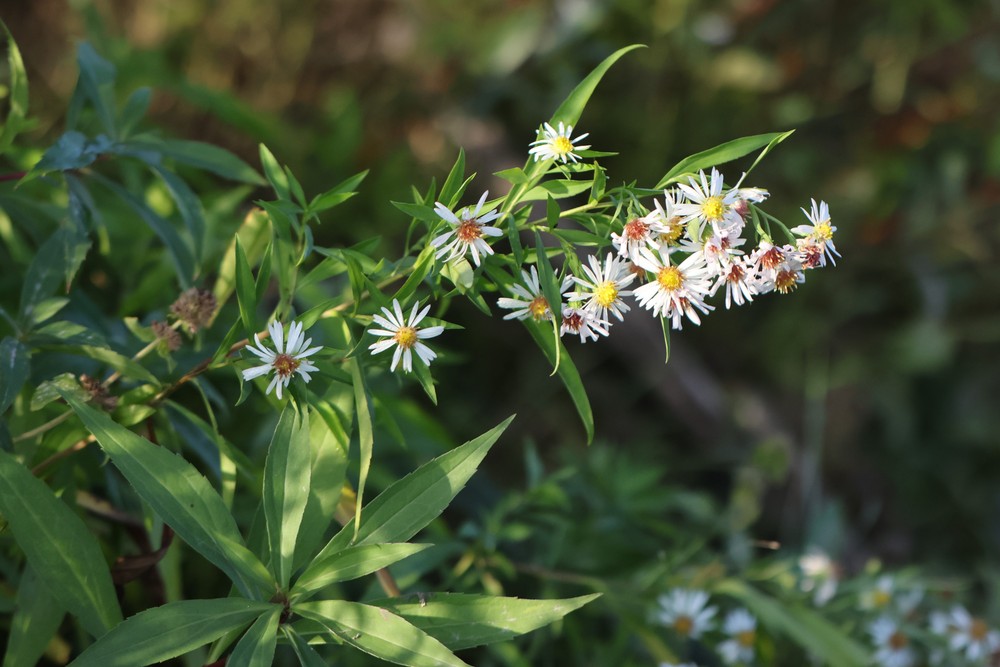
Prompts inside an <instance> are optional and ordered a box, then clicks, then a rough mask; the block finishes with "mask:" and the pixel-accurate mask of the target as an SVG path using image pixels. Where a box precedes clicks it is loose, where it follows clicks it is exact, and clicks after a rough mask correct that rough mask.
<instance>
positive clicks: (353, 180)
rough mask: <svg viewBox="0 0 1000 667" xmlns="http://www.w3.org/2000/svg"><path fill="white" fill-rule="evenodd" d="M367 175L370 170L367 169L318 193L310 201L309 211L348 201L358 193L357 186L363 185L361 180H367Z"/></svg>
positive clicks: (317, 211)
mask: <svg viewBox="0 0 1000 667" xmlns="http://www.w3.org/2000/svg"><path fill="white" fill-rule="evenodd" d="M367 175H368V170H367V169H366V170H364V171H362V172H360V173H357V174H355V175H354V176H351V177H350V178H348V179H345V180H344V181H342V182H341V183H338V184H337V185H335V186H334V187H332V188H330V189H329V190H327V191H326V192H324V193H321V194H318V195H316V196H315V197H313V199H312V201H311V202H309V211H310V212H311V213H319V212H320V211H325V210H327V209H330V208H333V207H334V206H337V205H338V204H342V203H343V202H345V201H347V200H348V199H350V198H351V197H353V196H354V195H356V194H357V192H355V188H357V187H358V186H359V185H361V181H363V180H365V176H367Z"/></svg>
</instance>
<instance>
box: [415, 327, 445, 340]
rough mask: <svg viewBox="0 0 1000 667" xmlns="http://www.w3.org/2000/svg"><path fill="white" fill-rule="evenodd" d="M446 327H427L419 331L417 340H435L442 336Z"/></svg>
mask: <svg viewBox="0 0 1000 667" xmlns="http://www.w3.org/2000/svg"><path fill="white" fill-rule="evenodd" d="M442 331H444V327H426V328H424V329H420V330H419V331H417V338H434V337H435V336H440V335H441V332H442Z"/></svg>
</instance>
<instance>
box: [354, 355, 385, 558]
mask: <svg viewBox="0 0 1000 667" xmlns="http://www.w3.org/2000/svg"><path fill="white" fill-rule="evenodd" d="M347 370H348V371H349V372H350V374H351V385H352V386H353V387H354V410H355V413H356V414H357V416H358V449H359V452H360V454H359V456H360V458H361V462H360V464H359V465H360V470H359V472H358V497H357V501H356V502H355V514H354V539H357V537H358V530H359V528H360V526H361V502H362V498H364V493H365V482H366V481H367V480H368V471H369V469H370V468H371V464H372V452H373V451H374V449H375V433H374V429H373V428H372V402H371V398H370V397H369V395H368V387H367V386H366V385H365V376H364V374H363V373H362V372H361V363H360V362H359V361H358V358H357V357H351V358H350V359H348V360H347ZM385 541H386V542H388V541H391V540H385Z"/></svg>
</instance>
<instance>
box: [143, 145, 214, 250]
mask: <svg viewBox="0 0 1000 667" xmlns="http://www.w3.org/2000/svg"><path fill="white" fill-rule="evenodd" d="M151 169H152V170H153V172H154V173H155V174H156V175H157V176H159V177H160V179H161V180H162V181H163V183H164V185H166V186H167V190H168V191H169V192H170V196H171V197H172V198H173V200H174V203H175V204H177V210H178V211H179V212H180V214H181V219H182V220H183V221H184V225H185V227H187V230H188V233H189V234H190V235H191V240H192V241H193V242H194V258H195V263H196V264H197V263H198V262H200V261H201V254H202V249H203V248H204V245H205V213H204V211H202V208H201V201H200V200H199V199H198V196H197V195H196V194H195V193H194V192H193V191H192V190H191V188H190V186H188V184H187V183H186V182H185V181H184V179H182V178H181V177H180V176H178V175H177V174H175V173H174V172H172V171H170V170H169V169H165V168H164V167H162V166H161V165H153V166H152V167H151Z"/></svg>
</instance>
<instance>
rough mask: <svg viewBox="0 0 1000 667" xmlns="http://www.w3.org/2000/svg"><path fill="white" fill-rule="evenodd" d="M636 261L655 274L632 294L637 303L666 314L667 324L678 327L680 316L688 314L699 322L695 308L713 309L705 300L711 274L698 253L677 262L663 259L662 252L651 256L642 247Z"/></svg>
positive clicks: (708, 290)
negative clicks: (673, 262) (668, 321)
mask: <svg viewBox="0 0 1000 667" xmlns="http://www.w3.org/2000/svg"><path fill="white" fill-rule="evenodd" d="M636 264H638V265H639V266H641V267H642V268H643V269H645V270H647V271H650V272H651V273H653V274H654V275H655V279H653V280H650V281H649V282H648V283H646V284H645V285H642V286H641V287H637V288H636V289H635V290H633V291H632V294H633V295H634V296H635V298H636V299H637V300H638V301H639V305H641V306H642V307H643V308H646V309H647V310H651V311H653V315H655V316H657V317H664V318H666V317H669V318H670V326H671V327H672V328H674V329H681V328H682V326H683V322H682V317H683V316H687V318H688V319H689V320H691V321H692V322H694V323H695V324H701V318H700V317H699V315H698V312H697V311H701V312H702V313H704V314H708V312H709V311H710V310H714V308H713V307H712V306H710V305H708V304H706V303H705V297H706V296H708V293H709V292H710V291H711V289H712V282H711V281H712V277H713V274H712V272H711V271H710V270H709V268H708V265H707V264H706V263H705V257H704V255H702V254H701V253H696V254H693V255H690V256H689V257H688V258H687V259H685V260H684V261H683V262H681V263H680V264H679V265H677V266H674V265H673V264H671V263H670V259H669V257H667V258H666V260H664V258H663V256H662V254H661V255H660V256H659V257H656V256H654V255H653V254H652V253H651V252H649V251H648V250H643V251H642V252H641V253H639V256H638V257H637V258H636Z"/></svg>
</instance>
